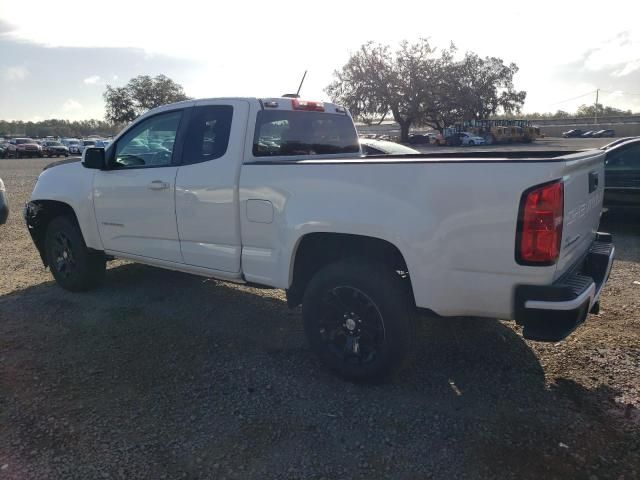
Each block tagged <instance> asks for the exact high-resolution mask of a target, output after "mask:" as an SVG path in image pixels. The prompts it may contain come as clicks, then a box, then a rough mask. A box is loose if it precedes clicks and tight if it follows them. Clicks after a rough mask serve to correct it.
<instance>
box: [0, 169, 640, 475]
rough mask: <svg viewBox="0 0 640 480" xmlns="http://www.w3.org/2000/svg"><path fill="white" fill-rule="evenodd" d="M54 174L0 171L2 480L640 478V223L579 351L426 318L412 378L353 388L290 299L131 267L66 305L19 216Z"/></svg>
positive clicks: (115, 268) (575, 345)
mask: <svg viewBox="0 0 640 480" xmlns="http://www.w3.org/2000/svg"><path fill="white" fill-rule="evenodd" d="M47 162H48V161H47V160H37V159H34V160H0V177H2V178H3V180H4V181H5V183H6V185H7V189H8V192H9V195H10V200H11V202H12V206H13V212H12V215H11V219H10V222H9V224H7V225H5V226H2V227H0V252H1V255H0V479H5V478H6V479H40V478H42V479H49V478H55V479H57V478H77V479H88V478H91V479H93V478H98V479H100V478H122V479H125V478H126V479H130V478H132V479H135V478H216V479H221V478H227V479H252V478H255V479H269V478H273V479H303V478H304V479H321V478H325V479H334V478H367V479H371V478H390V479H417V478H420V479H422V478H437V479H440V478H443V479H450V478H470V479H471V478H514V479H522V478H532V479H533V478H535V479H539V478H558V479H561V478H562V479H565V478H584V479H592V478H598V479H605V478H612V479H626V480H629V479H635V478H638V477H639V476H640V413H639V410H638V408H639V407H640V385H639V380H638V371H639V369H640V347H639V345H640V344H639V342H638V340H639V337H640V335H639V334H640V328H639V327H640V318H639V314H638V312H639V311H640V285H637V284H634V283H633V282H634V281H640V264H639V263H638V262H639V261H640V234H639V225H640V222H639V217H633V216H631V215H630V214H628V213H626V212H624V213H622V214H619V213H617V212H614V214H612V215H609V218H608V219H607V222H608V224H607V225H606V226H605V227H606V228H609V229H610V230H612V231H613V232H614V234H616V244H617V248H618V252H619V255H618V261H617V262H616V266H615V269H614V271H613V273H612V277H611V280H610V282H609V284H608V286H607V288H606V290H605V292H604V294H603V302H602V312H601V314H600V315H599V316H597V317H595V316H592V317H591V318H590V320H589V323H588V324H587V325H585V326H584V327H583V328H581V329H580V330H578V331H577V332H576V333H574V334H573V335H572V336H571V337H570V338H569V339H568V340H567V341H565V342H562V343H559V344H557V345H554V344H534V343H531V342H526V341H524V340H522V338H521V337H520V336H519V334H518V331H517V329H516V328H515V327H514V325H513V324H511V323H510V322H500V321H496V320H489V319H487V320H478V319H469V318H456V319H446V320H430V319H424V322H422V325H421V329H420V332H419V335H420V341H419V344H420V348H419V352H418V355H417V360H416V362H415V364H414V365H413V366H412V367H411V368H409V369H408V370H407V371H405V372H403V373H402V374H401V375H400V376H399V377H398V378H396V379H394V380H393V381H392V382H388V383H386V384H380V385H353V384H350V383H346V382H344V381H341V380H339V379H337V378H335V377H333V376H331V375H330V374H329V373H327V372H326V371H325V370H323V369H322V368H321V367H320V365H319V364H318V362H317V361H316V359H315V358H314V356H313V355H312V354H311V353H310V351H309V350H308V349H307V347H306V345H305V340H304V337H303V332H302V325H301V319H300V312H299V311H290V310H288V309H287V308H286V305H285V302H284V295H283V292H281V291H278V290H267V289H256V288H250V287H243V286H236V285H231V284H226V283H223V282H218V281H214V280H206V279H202V278H198V277H191V276H188V275H184V274H180V273H174V272H168V271H163V270H158V269H153V268H150V267H145V266H140V265H134V264H129V263H126V262H113V264H112V265H111V267H110V270H109V272H108V273H107V281H106V285H105V286H104V287H103V288H102V289H100V290H97V291H95V292H90V293H86V294H71V293H68V292H65V291H63V290H61V289H60V288H58V287H57V286H56V285H55V284H54V283H53V282H52V280H51V277H50V275H49V273H48V272H47V271H45V270H44V269H42V266H41V264H39V263H38V256H37V253H36V251H35V248H34V247H33V246H32V245H31V242H30V239H29V238H28V234H27V232H26V229H25V227H24V226H23V224H22V220H21V219H20V215H19V211H18V210H19V209H20V205H21V204H22V203H24V201H25V200H26V199H27V198H28V195H29V192H30V190H31V188H32V185H33V181H34V180H35V177H36V176H37V173H38V172H39V170H40V169H41V168H42V166H43V165H44V164H46V163H47ZM633 222H635V223H633Z"/></svg>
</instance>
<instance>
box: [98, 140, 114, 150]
mask: <svg viewBox="0 0 640 480" xmlns="http://www.w3.org/2000/svg"><path fill="white" fill-rule="evenodd" d="M110 143H111V140H96V144H95V146H96V147H98V148H107V147H108V146H109V144H110Z"/></svg>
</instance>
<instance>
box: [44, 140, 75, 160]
mask: <svg viewBox="0 0 640 480" xmlns="http://www.w3.org/2000/svg"><path fill="white" fill-rule="evenodd" d="M42 151H43V153H44V154H45V155H46V156H47V157H60V156H65V157H68V156H69V149H68V148H67V147H65V146H64V145H63V144H62V143H60V142H54V141H51V140H49V141H46V142H44V145H43V146H42Z"/></svg>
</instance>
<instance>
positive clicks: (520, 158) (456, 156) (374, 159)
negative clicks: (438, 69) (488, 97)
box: [245, 150, 601, 165]
mask: <svg viewBox="0 0 640 480" xmlns="http://www.w3.org/2000/svg"><path fill="white" fill-rule="evenodd" d="M579 153H585V152H577V151H560V150H518V151H496V150H478V151H470V152H437V151H436V152H429V153H415V154H405V155H372V156H366V157H359V158H354V157H347V158H322V159H298V160H296V159H292V160H271V159H265V160H257V161H250V162H245V165H247V164H251V165H282V164H284V165H289V164H299V163H303V164H327V163H367V164H368V163H393V164H396V163H447V162H450V163H453V162H455V163H460V162H473V163H494V162H510V163H511V162H527V163H528V162H563V161H566V160H567V156H569V155H573V154H579ZM593 153H594V154H595V153H601V152H600V151H599V150H594V151H593Z"/></svg>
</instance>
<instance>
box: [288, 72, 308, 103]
mask: <svg viewBox="0 0 640 480" xmlns="http://www.w3.org/2000/svg"><path fill="white" fill-rule="evenodd" d="M306 76H307V71H306V70H305V71H304V75H302V80H300V85H299V86H298V91H297V92H296V93H285V94H284V95H283V96H282V97H283V98H300V89H301V88H302V84H303V83H304V79H305V77H306Z"/></svg>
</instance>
